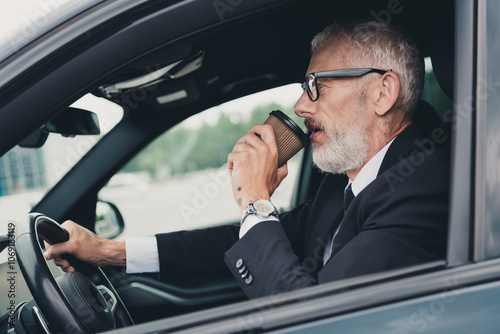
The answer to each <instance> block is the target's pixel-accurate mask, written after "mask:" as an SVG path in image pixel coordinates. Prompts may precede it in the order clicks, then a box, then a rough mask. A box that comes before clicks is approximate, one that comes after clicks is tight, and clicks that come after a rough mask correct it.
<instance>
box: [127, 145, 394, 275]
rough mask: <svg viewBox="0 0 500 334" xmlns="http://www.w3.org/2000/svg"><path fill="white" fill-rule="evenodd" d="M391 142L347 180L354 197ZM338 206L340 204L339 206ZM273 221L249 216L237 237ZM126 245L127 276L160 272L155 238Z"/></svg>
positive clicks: (129, 241)
mask: <svg viewBox="0 0 500 334" xmlns="http://www.w3.org/2000/svg"><path fill="white" fill-rule="evenodd" d="M393 141H394V139H393V140H391V141H390V142H389V143H387V145H385V146H384V147H383V148H382V149H381V150H380V151H378V153H377V154H375V155H374V156H373V157H372V158H371V159H370V160H369V161H368V162H367V163H366V165H364V166H363V168H361V170H360V171H359V173H358V175H357V176H356V178H355V179H354V180H349V182H348V185H349V184H350V183H352V192H353V194H354V196H357V195H358V194H359V193H360V192H361V191H362V190H363V189H365V187H366V186H367V185H369V184H370V183H371V182H372V181H373V180H375V178H376V177H377V174H378V171H379V169H380V166H381V165H382V161H383V160H384V157H385V154H386V153H387V150H388V149H389V146H391V144H392V142H393ZM339 205H340V204H339ZM269 220H275V221H279V219H278V218H274V217H270V218H266V219H261V218H259V217H257V216H255V215H249V216H248V217H247V218H246V219H245V223H244V224H243V226H242V227H241V229H240V233H239V237H240V239H241V238H242V237H243V236H244V235H245V234H246V233H247V232H248V231H249V230H250V229H251V228H252V227H254V226H255V225H257V224H260V223H262V222H265V221H269ZM339 229H340V226H339V227H338V228H337V230H336V231H335V233H334V235H333V238H332V240H330V242H329V243H328V244H327V245H326V247H325V251H324V254H323V264H325V263H326V261H328V259H329V258H330V254H331V252H332V244H333V239H334V238H335V236H336V235H337V233H338V231H339ZM125 244H126V258H127V269H126V272H127V274H133V273H151V272H158V271H159V270H160V259H159V256H158V248H157V244H156V237H146V238H129V239H126V241H125Z"/></svg>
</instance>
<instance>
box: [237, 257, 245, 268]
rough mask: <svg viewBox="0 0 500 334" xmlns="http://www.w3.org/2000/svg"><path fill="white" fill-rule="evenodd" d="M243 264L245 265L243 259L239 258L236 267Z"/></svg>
mask: <svg viewBox="0 0 500 334" xmlns="http://www.w3.org/2000/svg"><path fill="white" fill-rule="evenodd" d="M242 265H243V259H239V260H238V261H236V269H240V268H241V266H242Z"/></svg>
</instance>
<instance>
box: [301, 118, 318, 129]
mask: <svg viewBox="0 0 500 334" xmlns="http://www.w3.org/2000/svg"><path fill="white" fill-rule="evenodd" d="M304 126H305V127H306V128H307V129H308V130H311V131H313V130H318V129H319V130H323V125H322V124H321V123H320V122H317V121H314V120H312V119H310V118H306V119H305V120H304Z"/></svg>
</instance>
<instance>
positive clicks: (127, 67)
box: [1, 0, 454, 324]
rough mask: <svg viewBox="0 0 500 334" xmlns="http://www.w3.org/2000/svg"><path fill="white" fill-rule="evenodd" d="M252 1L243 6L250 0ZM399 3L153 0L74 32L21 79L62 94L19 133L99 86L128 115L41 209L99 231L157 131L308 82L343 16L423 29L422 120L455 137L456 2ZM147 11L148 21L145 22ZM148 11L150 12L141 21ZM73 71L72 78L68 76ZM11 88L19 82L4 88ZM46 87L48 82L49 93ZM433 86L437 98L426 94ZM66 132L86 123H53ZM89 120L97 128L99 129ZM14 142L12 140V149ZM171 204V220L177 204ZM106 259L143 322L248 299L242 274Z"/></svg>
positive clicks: (309, 192) (311, 189)
mask: <svg viewBox="0 0 500 334" xmlns="http://www.w3.org/2000/svg"><path fill="white" fill-rule="evenodd" d="M207 3H208V2H207ZM241 3H243V4H242V5H241V6H242V7H244V2H241ZM397 4H398V5H395V4H394V2H392V1H389V2H388V1H386V0H382V1H378V0H377V1H320V0H309V1H281V2H279V4H273V5H270V6H268V8H266V9H264V10H259V11H255V12H252V13H250V14H249V13H245V15H240V16H238V15H236V14H234V13H236V12H237V9H238V8H236V7H237V6H235V7H234V10H235V11H234V12H233V11H232V10H229V9H228V8H227V7H224V8H226V10H227V11H222V12H219V14H220V15H219V16H220V17H219V18H220V20H219V21H216V22H211V23H210V22H208V19H206V18H205V19H204V18H203V15H204V13H203V10H208V9H211V10H213V8H210V7H208V9H206V8H205V9H202V8H200V9H199V10H198V12H197V14H196V15H194V14H193V16H192V17H190V18H189V20H186V21H189V22H182V19H181V18H179V17H173V15H171V16H169V13H168V6H166V5H165V2H163V3H162V2H160V1H158V2H155V1H152V2H151V4H149V5H147V6H143V7H142V8H141V9H140V10H134V11H128V12H125V13H123V14H122V15H120V16H119V17H118V18H116V19H115V20H114V21H111V22H108V23H107V25H106V26H100V27H99V28H98V29H95V30H93V31H92V33H91V34H89V36H91V38H90V37H81V38H79V39H75V41H74V42H73V43H72V44H69V45H68V46H67V47H66V48H65V49H64V50H63V51H61V52H60V53H59V54H57V55H55V56H54V57H51V58H50V59H48V60H45V62H46V63H45V66H42V67H40V70H38V71H36V72H35V73H32V74H31V75H30V76H26V79H25V81H23V82H22V83H21V84H19V85H27V82H28V81H29V80H32V79H33V78H36V79H37V80H36V81H37V82H39V83H40V85H42V84H43V85H45V84H46V85H47V87H48V89H50V91H51V92H52V94H53V95H54V94H56V95H58V97H57V99H54V100H52V101H43V102H41V103H40V105H39V108H40V110H43V111H44V112H43V113H41V114H40V117H38V118H36V119H34V120H33V121H29V122H26V125H25V126H24V132H22V133H20V134H19V135H18V136H17V138H18V142H21V141H22V142H23V143H24V144H23V143H21V145H23V146H25V147H28V146H39V145H41V144H43V141H44V138H41V137H40V136H42V137H43V135H40V133H38V132H39V129H40V125H41V124H49V125H50V124H54V119H56V115H63V114H64V113H68V106H69V105H71V103H72V102H74V101H75V100H76V99H78V98H80V97H81V96H82V95H84V94H86V93H89V92H90V93H91V94H93V95H95V96H98V97H102V98H106V99H109V100H110V101H112V102H114V103H117V104H119V105H120V106H121V107H123V109H124V117H123V119H122V120H121V122H120V123H119V124H118V125H117V126H116V127H115V128H114V129H113V130H112V131H111V132H109V133H108V134H107V135H106V136H104V137H103V138H102V139H101V140H100V141H99V142H98V143H97V144H96V145H95V146H94V147H93V148H92V149H91V150H90V151H89V153H87V154H86V155H85V156H84V157H83V158H82V159H81V160H80V161H79V162H78V163H77V164H76V165H75V167H74V168H73V169H72V170H71V171H70V172H69V173H68V174H66V175H65V176H64V177H63V178H62V179H61V181H60V182H59V183H57V184H56V185H55V186H54V187H53V188H52V189H51V190H50V191H49V192H48V193H47V194H46V196H45V197H44V198H43V199H42V200H41V201H40V202H39V203H38V204H36V205H35V206H34V207H33V209H32V212H42V213H43V214H44V215H46V216H47V217H50V218H52V219H54V220H55V221H57V222H59V223H62V222H63V221H65V220H67V219H71V220H73V221H76V222H78V223H79V224H81V225H82V226H85V227H86V228H88V229H90V230H95V223H96V221H95V219H96V203H97V202H98V193H99V191H100V190H101V189H102V188H103V187H104V186H105V185H106V184H107V183H108V181H109V180H110V178H111V177H112V176H113V175H115V174H116V173H117V172H118V171H119V170H120V169H121V168H122V167H123V166H124V165H126V164H127V163H128V162H129V161H130V160H131V159H132V158H133V157H134V156H136V155H137V154H138V153H139V152H141V150H143V149H144V148H145V147H146V146H147V145H148V144H149V143H151V142H152V141H154V140H155V139H156V138H157V137H158V136H160V135H161V134H163V133H165V132H166V131H167V130H169V129H170V128H172V127H173V126H175V125H176V124H178V123H179V122H181V121H183V120H185V119H188V118H189V117H191V116H192V115H195V114H197V113H199V112H201V111H203V110H206V109H208V108H210V107H213V106H217V105H219V104H222V103H224V102H226V101H231V100H234V99H237V98H240V97H243V96H248V95H250V94H252V93H255V92H259V91H262V90H266V89H270V88H275V87H279V86H283V85H287V84H290V83H301V82H302V81H303V79H304V76H305V74H306V73H305V72H306V69H307V66H308V62H309V58H310V44H309V43H310V41H311V39H312V37H313V36H314V35H315V34H316V33H317V32H319V31H321V30H322V29H323V28H324V27H325V26H326V25H328V24H329V23H331V22H333V21H336V20H343V19H356V18H359V19H364V18H373V19H375V20H382V21H391V22H393V23H395V24H398V25H401V26H403V27H404V28H405V29H406V30H407V31H408V33H409V34H410V35H411V36H412V37H414V38H415V40H416V41H417V43H418V44H419V46H420V48H421V50H422V53H423V55H424V56H425V57H426V58H427V59H428V60H429V63H430V64H432V71H433V72H432V76H433V77H432V80H434V81H433V82H430V81H429V82H427V81H426V87H425V90H426V91H425V92H424V98H423V99H422V101H421V103H420V105H419V107H418V110H417V111H416V112H415V118H414V120H413V123H414V124H415V125H416V126H417V127H418V128H419V129H420V130H421V132H422V133H424V134H425V135H426V136H428V137H429V136H431V134H432V131H433V130H435V129H437V128H440V129H442V130H443V131H445V132H446V134H447V137H448V139H449V140H448V141H447V142H446V143H444V145H448V144H449V143H450V141H451V140H452V126H451V113H450V110H451V106H452V100H453V82H454V76H453V72H454V63H453V59H454V17H453V13H454V10H453V8H454V5H453V2H452V1H440V2H439V3H438V2H435V1H430V0H424V1H410V0H408V1H404V0H402V1H398V2H397ZM230 8H233V7H230ZM240 9H241V8H240ZM230 13H231V14H234V15H229V14H230ZM226 15H227V19H226ZM177 16H178V15H177ZM144 18H147V22H148V23H144V22H143V21H146V20H145V19H144ZM168 19H170V20H171V21H167V20H168ZM198 19H199V21H196V20H198ZM141 20H142V21H141ZM137 21H141V22H142V23H141V24H136V22H137ZM176 28H178V31H175V30H176ZM155 31H156V32H155ZM105 42H106V43H107V44H105ZM101 44H102V45H101ZM64 59H67V60H66V61H65V60H64ZM96 60H98V61H96ZM63 71H67V73H70V74H71V75H72V77H71V78H69V77H65V76H64V73H63ZM74 74H80V75H81V77H80V79H77V80H74ZM42 77H46V79H40V78H42ZM434 77H435V78H434ZM44 80H46V81H45V82H44ZM429 80H430V79H429ZM436 80H437V81H436ZM19 87H21V86H19ZM431 88H432V91H431ZM11 89H12V90H14V89H16V87H12V88H11ZM56 92H57V93H56ZM9 93H10V94H12V91H6V92H3V93H2V94H9ZM42 93H43V94H45V93H46V92H41V93H39V94H42ZM33 94H35V93H33ZM35 96H36V95H33V97H35ZM429 96H434V98H433V99H429V98H427V99H426V97H429ZM435 101H438V103H435ZM269 111H271V110H269ZM59 117H60V116H59ZM76 118H77V116H75V119H76ZM82 118H83V119H84V121H82V122H86V121H88V118H86V117H85V116H82ZM51 120H52V121H51ZM50 121H51V122H52V123H50ZM72 122H73V121H71V122H69V123H72ZM47 126H48V125H45V127H47ZM55 127H56V128H57V126H55ZM80 130H81V129H80ZM65 131H66V132H74V131H76V130H61V129H55V130H53V132H59V133H64V132H65ZM81 131H84V132H85V131H87V132H88V131H89V128H86V129H85V130H81ZM44 133H46V132H44ZM51 135H52V134H51ZM45 139H46V138H45ZM9 145H11V143H3V144H2V146H1V151H2V153H4V152H5V151H7V150H8V148H9ZM310 151H311V147H310V146H309V147H307V148H306V151H305V153H304V155H303V161H302V162H301V169H300V172H299V173H300V174H299V177H298V182H297V184H296V186H295V190H294V197H293V202H294V203H292V204H300V203H302V202H304V201H306V200H308V199H312V198H313V197H314V194H315V191H316V190H317V188H318V186H319V184H320V182H321V180H322V178H323V176H324V175H323V174H321V173H320V172H319V171H318V170H317V169H315V168H313V167H312V163H311V157H310ZM96 166H99V167H98V168H97V167H96ZM343 182H344V176H339V185H340V184H342V183H343ZM61 203H64V205H61ZM231 204H232V203H231ZM116 211H117V215H118V216H119V212H118V209H116ZM164 214H165V219H168V212H165V213H164ZM121 223H122V224H123V223H124V224H125V225H126V224H128V223H129V222H127V221H125V222H123V221H122V222H121ZM234 223H238V222H234ZM221 261H222V259H221ZM445 266H446V262H445V259H443V261H439V263H433V264H429V265H424V266H420V267H418V268H409V269H408V270H402V271H399V272H397V273H395V272H393V273H387V274H384V275H381V276H377V277H376V278H373V277H372V278H370V279H367V280H353V281H352V282H350V283H348V282H345V284H344V285H343V289H347V290H348V289H355V288H356V287H359V286H365V285H369V284H371V283H370V280H372V282H373V280H374V279H375V281H377V282H379V281H384V280H391V279H397V278H399V277H407V276H409V275H412V274H415V273H420V272H426V271H430V270H438V269H440V268H443V267H445ZM102 270H103V271H104V272H105V273H106V275H107V276H108V278H109V280H110V281H111V282H112V283H113V285H114V288H115V289H116V291H117V292H118V294H119V296H120V298H121V300H122V301H123V303H124V304H125V305H126V308H127V310H128V312H129V313H130V315H131V317H132V319H133V320H134V322H135V323H136V324H138V323H144V322H148V321H152V320H156V319H161V318H166V317H172V316H177V315H183V314H187V313H189V312H193V311H199V310H205V309H210V308H213V307H216V306H221V305H228V304H232V303H236V302H241V301H245V300H247V299H246V297H245V296H244V294H243V293H242V291H241V289H240V288H239V286H238V284H237V282H236V281H234V280H230V279H227V278H221V277H215V276H214V277H211V276H210V275H207V277H195V276H192V277H190V276H187V275H186V274H185V273H176V275H172V276H171V277H169V280H168V281H163V280H162V281H160V280H159V279H158V275H157V274H134V275H128V274H126V273H125V271H124V270H123V269H122V268H118V267H104V268H102ZM318 294H320V292H317V293H316V295H318ZM311 296H315V293H314V290H311V291H310V292H309V293H303V294H297V295H294V297H293V299H292V300H294V301H296V300H301V299H305V298H312V297H311ZM285 301H286V299H285ZM287 302H291V301H290V300H288V301H287ZM42 312H43V310H42Z"/></svg>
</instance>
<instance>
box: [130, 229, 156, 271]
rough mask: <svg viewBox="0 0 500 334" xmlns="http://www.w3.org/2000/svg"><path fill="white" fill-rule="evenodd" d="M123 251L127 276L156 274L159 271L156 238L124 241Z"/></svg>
mask: <svg viewBox="0 0 500 334" xmlns="http://www.w3.org/2000/svg"><path fill="white" fill-rule="evenodd" d="M125 251H126V258H127V269H126V272H127V274H137V273H157V272H159V271H160V259H159V256H158V247H157V244H156V237H146V238H130V239H126V240H125Z"/></svg>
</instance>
